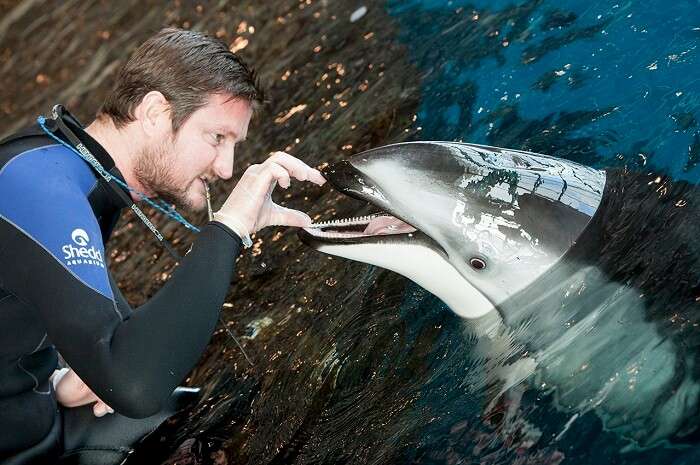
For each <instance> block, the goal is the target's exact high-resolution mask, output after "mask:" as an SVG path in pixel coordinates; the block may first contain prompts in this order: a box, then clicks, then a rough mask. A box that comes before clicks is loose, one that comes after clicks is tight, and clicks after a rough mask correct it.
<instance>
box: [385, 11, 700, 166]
mask: <svg viewBox="0 0 700 465" xmlns="http://www.w3.org/2000/svg"><path fill="white" fill-rule="evenodd" d="M387 8H388V10H389V12H390V13H391V14H392V15H393V16H395V17H396V18H397V20H398V21H399V24H400V25H401V26H400V27H401V33H402V41H403V42H404V43H405V44H406V46H407V47H408V49H409V51H410V52H409V53H410V54H411V56H412V59H413V62H414V64H415V66H417V67H418V69H419V70H420V72H421V73H423V76H424V86H423V88H422V89H421V95H422V103H421V107H420V111H419V113H418V120H417V123H416V124H417V126H419V127H421V130H422V133H421V134H420V137H419V138H420V139H423V140H430V139H447V140H464V141H468V142H475V143H490V144H493V145H505V146H508V147H511V148H525V149H531V150H536V151H541V152H543V153H548V154H551V155H556V156H561V157H564V158H570V159H574V160H578V161H582V162H587V163H588V164H591V165H594V166H596V167H598V168H604V167H609V166H612V165H620V164H627V165H628V166H638V167H641V168H642V169H646V168H653V169H657V170H663V171H665V172H667V173H669V174H672V175H673V176H674V177H675V178H677V179H688V180H697V179H698V177H699V176H700V167H698V164H697V162H698V160H697V157H698V155H697V151H698V150H700V142H699V141H698V139H699V136H698V124H697V119H698V117H700V72H699V71H700V66H699V65H700V63H699V59H698V53H700V50H698V44H699V43H700V2H698V1H695V0H681V1H670V2H669V1H663V0H646V1H612V0H610V1H594V2H587V1H581V0H561V1H551V0H550V1H529V2H522V1H521V2H512V1H503V0H495V1H485V0H479V1H469V2H467V1H435V0H411V1H403V0H401V1H389V2H388V3H387ZM543 76H545V77H546V76H549V81H550V82H549V85H548V86H547V87H546V89H545V90H543V89H542V88H541V86H540V88H538V87H537V82H538V81H539V80H541V79H542V78H543ZM472 94H473V97H472ZM504 109H507V110H514V111H515V112H516V113H517V115H518V117H519V118H520V119H522V121H521V122H520V124H518V125H517V127H513V128H508V129H507V130H505V131H504V130H503V128H502V127H501V125H502V124H503V117H502V113H503V111H504ZM581 112H584V113H583V114H581ZM508 114H509V115H512V111H511V112H510V113H508ZM499 128H500V129H501V130H500V131H499ZM560 131H561V133H559V132H560Z"/></svg>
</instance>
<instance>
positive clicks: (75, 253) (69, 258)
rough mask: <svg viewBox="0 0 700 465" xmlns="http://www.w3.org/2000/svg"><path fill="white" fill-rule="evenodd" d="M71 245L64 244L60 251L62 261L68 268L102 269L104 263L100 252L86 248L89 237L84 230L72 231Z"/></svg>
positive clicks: (94, 248) (93, 247) (92, 248)
mask: <svg viewBox="0 0 700 465" xmlns="http://www.w3.org/2000/svg"><path fill="white" fill-rule="evenodd" d="M70 237H71V241H72V242H73V243H72V244H66V245H64V246H63V248H62V249H61V250H62V251H63V259H64V260H65V261H66V264H67V265H69V266H74V265H95V266H99V267H102V268H104V267H105V263H104V260H103V258H102V252H101V251H100V250H98V249H97V248H96V247H95V246H92V247H88V244H89V243H90V236H88V233H87V232H86V231H85V230H84V229H80V228H77V229H74V230H73V232H72V233H71V235H70Z"/></svg>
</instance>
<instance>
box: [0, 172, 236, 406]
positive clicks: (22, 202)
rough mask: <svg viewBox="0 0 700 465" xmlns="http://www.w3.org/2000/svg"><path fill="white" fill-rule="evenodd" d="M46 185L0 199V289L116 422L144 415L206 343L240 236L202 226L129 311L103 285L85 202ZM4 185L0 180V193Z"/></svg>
mask: <svg viewBox="0 0 700 465" xmlns="http://www.w3.org/2000/svg"><path fill="white" fill-rule="evenodd" d="M50 179H51V178H50V177H48V181H47V182H46V183H45V184H43V185H41V186H39V187H35V188H33V189H30V191H31V192H30V193H27V190H25V191H24V192H25V194H24V195H22V196H21V197H20V198H13V199H12V201H11V202H10V201H9V200H8V199H7V198H4V199H3V197H4V196H0V237H2V238H3V241H2V243H1V244H0V263H2V267H0V268H1V270H0V286H1V287H2V288H3V289H6V290H8V291H10V292H12V293H13V294H15V295H16V296H17V297H18V298H19V299H21V300H22V301H24V302H25V303H27V304H28V305H29V306H31V307H32V308H34V309H36V311H37V313H38V315H39V319H38V321H39V322H40V323H39V324H43V325H45V327H46V331H47V333H48V336H49V338H50V340H51V341H52V342H53V343H54V345H55V346H56V348H57V349H58V351H59V352H60V353H61V355H62V356H63V357H64V358H65V359H66V361H67V362H68V363H69V364H70V366H71V367H72V368H73V369H74V370H75V371H76V372H77V373H78V375H79V376H80V377H81V378H82V379H83V380H84V381H85V382H86V383H87V384H88V386H90V388H91V389H92V390H93V392H95V394H97V395H98V396H99V397H100V398H101V399H102V400H104V401H105V402H106V403H107V404H108V405H110V406H112V407H113V408H114V409H115V410H116V411H118V412H119V413H121V414H123V415H126V416H130V417H145V416H148V415H151V414H153V413H155V412H157V411H158V410H159V409H160V408H161V405H162V402H164V401H165V400H166V399H167V398H168V396H169V395H170V393H171V392H172V391H173V389H174V388H175V387H176V386H177V384H178V383H180V382H181V381H182V379H183V378H184V377H185V376H186V374H187V373H188V372H189V370H191V368H192V367H193V366H194V364H195V363H196V361H197V360H198V358H199V357H200V355H201V353H202V351H203V350H204V348H205V347H206V344H207V343H208V341H209V339H210V337H211V334H212V331H213V329H214V327H215V326H216V322H217V317H218V314H219V310H220V308H221V304H222V302H223V300H224V298H225V295H226V292H227V290H228V287H229V285H230V281H231V278H232V274H233V266H234V260H235V257H236V256H237V255H238V253H239V251H240V245H241V243H240V239H239V238H238V237H237V236H236V235H235V234H234V233H233V232H231V231H230V230H229V229H228V228H226V227H225V226H224V225H222V224H219V223H215V222H212V223H209V224H208V225H206V226H205V227H204V228H202V231H201V232H200V234H199V236H198V238H197V240H196V241H195V243H194V245H193V247H192V250H191V252H190V253H189V254H188V255H187V256H185V258H184V259H183V260H182V262H181V263H180V265H179V266H178V268H177V269H176V270H175V272H174V273H173V276H172V277H171V279H170V280H169V281H168V282H167V283H166V284H165V286H163V288H162V289H161V290H160V291H159V292H158V293H157V294H156V295H155V296H154V297H153V298H152V299H151V300H150V301H148V302H147V303H146V304H144V305H143V306H142V307H140V308H138V309H137V310H135V311H133V312H132V311H131V309H129V308H127V307H126V305H127V304H126V303H125V302H124V300H123V299H122V298H115V295H114V293H115V291H113V290H112V288H111V286H110V280H109V275H108V272H107V269H106V267H105V263H104V258H105V252H104V246H103V244H102V241H101V235H100V231H99V226H98V224H97V221H96V220H95V218H94V215H93V214H92V211H91V209H90V206H89V203H88V202H87V200H86V199H85V197H84V196H82V195H81V193H80V192H72V191H71V189H70V188H66V187H65V186H62V185H53V184H52V183H51V181H50ZM7 187H8V184H7V183H6V182H4V181H3V184H1V185H0V191H2V190H3V189H4V188H7ZM0 194H2V192H0ZM116 292H117V293H118V290H116Z"/></svg>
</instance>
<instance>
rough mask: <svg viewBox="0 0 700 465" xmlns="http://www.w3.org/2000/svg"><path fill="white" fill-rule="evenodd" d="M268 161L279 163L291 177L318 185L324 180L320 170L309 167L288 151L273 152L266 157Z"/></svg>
mask: <svg viewBox="0 0 700 465" xmlns="http://www.w3.org/2000/svg"><path fill="white" fill-rule="evenodd" d="M268 161H270V162H273V163H277V164H278V165H281V166H282V167H284V168H285V169H286V170H287V172H289V174H290V175H291V176H292V177H293V178H295V179H298V180H299V181H311V182H313V183H315V184H318V185H323V184H324V183H325V182H326V180H325V179H324V178H323V176H322V175H321V172H320V171H318V170H317V169H315V168H312V167H310V166H309V165H307V164H306V163H304V162H303V161H301V160H299V159H298V158H295V157H293V156H291V155H289V154H288V153H285V152H275V153H273V154H272V155H271V156H270V158H268ZM268 161H266V162H265V163H267V162H268Z"/></svg>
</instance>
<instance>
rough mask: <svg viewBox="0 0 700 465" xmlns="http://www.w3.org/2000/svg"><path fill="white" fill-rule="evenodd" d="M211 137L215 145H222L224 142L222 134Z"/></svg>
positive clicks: (224, 137)
mask: <svg viewBox="0 0 700 465" xmlns="http://www.w3.org/2000/svg"><path fill="white" fill-rule="evenodd" d="M212 136H213V139H214V144H215V145H220V144H223V142H224V141H225V140H226V136H224V135H223V134H212Z"/></svg>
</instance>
